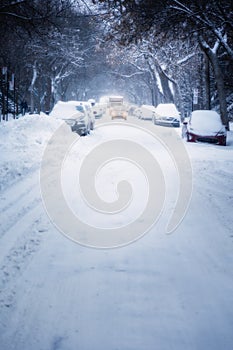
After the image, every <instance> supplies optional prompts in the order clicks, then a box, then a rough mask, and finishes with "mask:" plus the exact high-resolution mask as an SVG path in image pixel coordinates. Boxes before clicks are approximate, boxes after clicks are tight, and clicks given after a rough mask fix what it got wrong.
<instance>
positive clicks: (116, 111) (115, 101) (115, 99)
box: [108, 96, 128, 120]
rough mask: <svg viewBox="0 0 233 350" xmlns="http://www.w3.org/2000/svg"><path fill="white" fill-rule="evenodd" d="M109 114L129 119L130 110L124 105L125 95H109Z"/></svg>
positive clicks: (114, 117)
mask: <svg viewBox="0 0 233 350" xmlns="http://www.w3.org/2000/svg"><path fill="white" fill-rule="evenodd" d="M108 106H109V114H110V116H111V118H112V119H116V118H122V119H125V120H126V119H127V117H128V112H127V108H126V106H125V105H124V98H123V96H109V103H108Z"/></svg>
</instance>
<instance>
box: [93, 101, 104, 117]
mask: <svg viewBox="0 0 233 350" xmlns="http://www.w3.org/2000/svg"><path fill="white" fill-rule="evenodd" d="M104 112H105V109H104V105H101V104H100V103H95V105H94V106H92V114H93V116H94V117H95V119H99V118H101V117H102V116H103V114H104Z"/></svg>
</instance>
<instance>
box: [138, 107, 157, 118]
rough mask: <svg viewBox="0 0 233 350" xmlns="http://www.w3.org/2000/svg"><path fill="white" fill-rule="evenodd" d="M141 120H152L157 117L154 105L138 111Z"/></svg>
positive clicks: (140, 108)
mask: <svg viewBox="0 0 233 350" xmlns="http://www.w3.org/2000/svg"><path fill="white" fill-rule="evenodd" d="M136 113H137V116H138V118H139V119H143V120H152V119H153V118H154V115H155V107H154V106H152V105H142V106H141V107H139V108H138V109H137V111H136Z"/></svg>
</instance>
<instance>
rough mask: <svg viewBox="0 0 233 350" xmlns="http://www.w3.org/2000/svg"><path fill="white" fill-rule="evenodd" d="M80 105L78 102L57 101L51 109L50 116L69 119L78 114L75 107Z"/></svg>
mask: <svg viewBox="0 0 233 350" xmlns="http://www.w3.org/2000/svg"><path fill="white" fill-rule="evenodd" d="M78 105H80V101H68V102H63V101H58V102H57V103H56V104H55V106H54V107H53V109H52V111H51V113H50V116H51V117H55V118H58V119H69V118H72V117H74V116H75V115H77V114H79V113H80V112H78V110H77V109H76V106H78Z"/></svg>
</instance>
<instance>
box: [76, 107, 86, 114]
mask: <svg viewBox="0 0 233 350" xmlns="http://www.w3.org/2000/svg"><path fill="white" fill-rule="evenodd" d="M76 109H77V111H79V112H82V113H83V112H84V108H83V106H76Z"/></svg>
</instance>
